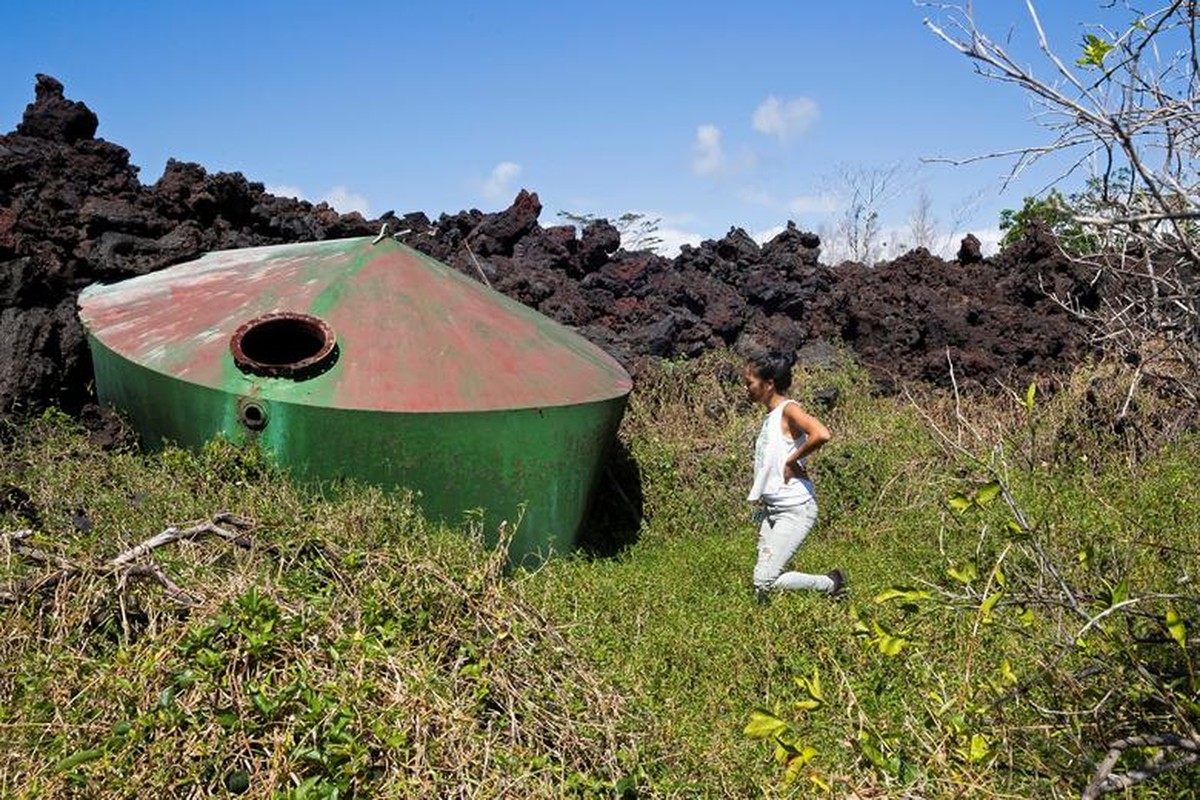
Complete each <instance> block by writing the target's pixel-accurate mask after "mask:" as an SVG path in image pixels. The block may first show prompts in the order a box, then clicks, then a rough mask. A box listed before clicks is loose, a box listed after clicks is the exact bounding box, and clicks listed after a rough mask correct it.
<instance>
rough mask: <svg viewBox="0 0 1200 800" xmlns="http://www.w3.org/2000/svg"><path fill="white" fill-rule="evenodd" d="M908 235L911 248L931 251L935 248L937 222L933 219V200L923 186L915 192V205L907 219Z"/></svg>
mask: <svg viewBox="0 0 1200 800" xmlns="http://www.w3.org/2000/svg"><path fill="white" fill-rule="evenodd" d="M908 235H909V237H910V238H911V239H912V246H913V247H924V248H925V249H926V250H932V249H934V247H936V246H937V238H938V231H937V220H936V219H934V217H933V198H932V197H930V196H929V190H928V189H926V188H925V187H924V186H922V187H921V188H920V190H919V191H918V192H917V204H916V206H914V207H913V210H912V214H911V215H909V218H908Z"/></svg>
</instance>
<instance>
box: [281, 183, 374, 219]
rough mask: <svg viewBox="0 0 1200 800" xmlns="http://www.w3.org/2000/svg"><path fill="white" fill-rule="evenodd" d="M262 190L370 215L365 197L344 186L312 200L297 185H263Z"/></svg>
mask: <svg viewBox="0 0 1200 800" xmlns="http://www.w3.org/2000/svg"><path fill="white" fill-rule="evenodd" d="M263 191H265V192H266V193H267V194H273V195H275V196H276V197H293V198H295V199H297V200H304V201H305V202H309V203H328V204H329V207H330V208H332V209H334V210H336V211H337V212H338V213H339V214H349V213H350V212H351V211H357V212H358V213H360V214H362V215H363V216H364V217H368V218H369V217H370V216H371V204H370V203H368V202H367V198H365V197H363V196H362V195H361V194H355V193H354V192H352V191H350V190H349V189H348V188H346V187H345V186H335V187H333V188H332V189H330V190H329V191H328V192H326V193H325V194H324V195H323V196H322V197H321V198H320V199H319V200H313V199H312V198H310V197H309V196H308V195H306V194H305V193H304V192H303V191H301V189H300V188H299V187H298V186H288V185H286V184H280V185H276V186H264V187H263Z"/></svg>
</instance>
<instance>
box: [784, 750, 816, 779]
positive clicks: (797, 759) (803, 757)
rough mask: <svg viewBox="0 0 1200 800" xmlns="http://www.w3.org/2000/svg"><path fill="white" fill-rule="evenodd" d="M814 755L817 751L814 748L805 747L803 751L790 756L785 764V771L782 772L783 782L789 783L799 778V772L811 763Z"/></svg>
mask: <svg viewBox="0 0 1200 800" xmlns="http://www.w3.org/2000/svg"><path fill="white" fill-rule="evenodd" d="M816 754H817V751H816V750H815V749H814V748H812V747H808V746H806V747H805V748H804V749H803V750H800V751H799V752H797V753H795V754H794V755H792V756H790V757H789V758H788V759H787V762H786V765H787V769H786V770H785V771H784V782H785V783H791V782H792V781H794V780H796V778H798V777H799V776H800V770H801V769H803V768H804V765H805V764H807V763H808V762H809V761H812V759H813V756H815V755H816Z"/></svg>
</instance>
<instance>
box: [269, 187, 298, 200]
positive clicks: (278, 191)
mask: <svg viewBox="0 0 1200 800" xmlns="http://www.w3.org/2000/svg"><path fill="white" fill-rule="evenodd" d="M263 191H265V192H266V193H267V194H273V195H275V196H276V197H294V198H295V199H297V200H303V199H304V192H302V191H300V189H299V188H298V187H296V186H264V187H263Z"/></svg>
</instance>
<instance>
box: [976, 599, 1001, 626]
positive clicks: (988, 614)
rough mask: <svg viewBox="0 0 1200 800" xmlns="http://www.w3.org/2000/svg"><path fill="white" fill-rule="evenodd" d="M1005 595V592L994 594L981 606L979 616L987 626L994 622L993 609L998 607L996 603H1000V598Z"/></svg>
mask: <svg viewBox="0 0 1200 800" xmlns="http://www.w3.org/2000/svg"><path fill="white" fill-rule="evenodd" d="M1003 594H1004V592H1003V590H1001V591H999V592H993V593H992V594H990V595H988V596H987V597H985V598H984V600H983V602H982V603H981V604H980V606H979V615H980V618H981V619H982V620H983V623H984V624H985V625H986V624H987V623H989V622H991V621H992V609H993V608H995V607H996V603H997V602H999V600H1000V597H1001V596H1002V595H1003Z"/></svg>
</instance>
